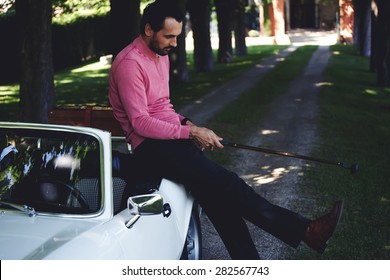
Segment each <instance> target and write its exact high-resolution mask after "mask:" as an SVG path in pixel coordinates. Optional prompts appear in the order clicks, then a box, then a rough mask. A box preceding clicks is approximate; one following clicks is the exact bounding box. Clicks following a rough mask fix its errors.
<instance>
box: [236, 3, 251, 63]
mask: <svg viewBox="0 0 390 280" xmlns="http://www.w3.org/2000/svg"><path fill="white" fill-rule="evenodd" d="M246 3H247V1H245V0H236V3H235V7H234V39H235V40H234V42H235V53H236V54H237V55H246V54H247V53H248V51H247V48H246V43H245V37H246V31H245V6H246Z"/></svg>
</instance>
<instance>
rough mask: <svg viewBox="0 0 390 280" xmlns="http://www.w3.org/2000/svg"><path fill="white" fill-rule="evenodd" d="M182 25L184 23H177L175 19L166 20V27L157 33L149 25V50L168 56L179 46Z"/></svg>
mask: <svg viewBox="0 0 390 280" xmlns="http://www.w3.org/2000/svg"><path fill="white" fill-rule="evenodd" d="M182 25H183V23H182V22H177V21H176V20H175V19H174V18H166V19H165V21H164V27H163V28H162V29H161V30H159V31H157V32H154V31H153V30H151V28H150V26H149V25H147V26H146V35H147V36H148V37H147V38H148V46H149V48H150V49H151V50H153V51H154V52H155V53H157V54H159V55H167V54H168V53H169V52H170V51H171V50H172V49H173V48H175V47H176V46H177V36H179V35H180V33H181V29H182Z"/></svg>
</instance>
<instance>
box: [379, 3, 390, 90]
mask: <svg viewBox="0 0 390 280" xmlns="http://www.w3.org/2000/svg"><path fill="white" fill-rule="evenodd" d="M376 3H377V6H378V48H377V51H378V60H377V62H378V67H377V77H378V85H379V86H384V87H389V86H390V17H389V15H390V1H388V0H377V1H376Z"/></svg>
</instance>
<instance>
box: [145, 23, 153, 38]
mask: <svg viewBox="0 0 390 280" xmlns="http://www.w3.org/2000/svg"><path fill="white" fill-rule="evenodd" d="M153 33H154V31H153V29H152V27H151V26H150V24H149V23H147V24H146V25H145V35H146V36H148V37H152V36H153Z"/></svg>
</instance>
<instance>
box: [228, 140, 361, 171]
mask: <svg viewBox="0 0 390 280" xmlns="http://www.w3.org/2000/svg"><path fill="white" fill-rule="evenodd" d="M221 144H222V145H224V146H229V147H234V148H239V149H244V150H251V151H256V152H261V153H267V154H274V155H280V156H285V157H292V158H300V159H305V160H310V161H316V162H321V163H327V164H332V165H337V166H340V167H342V168H345V169H348V170H349V171H350V172H351V173H352V174H355V173H356V172H357V171H358V169H359V165H358V164H357V163H353V164H345V163H343V162H339V161H334V160H327V159H321V158H314V157H309V156H305V155H299V154H294V153H289V152H285V151H277V150H272V149H267V148H262V147H254V146H247V145H242V144H237V143H231V142H229V141H226V140H222V141H221Z"/></svg>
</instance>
